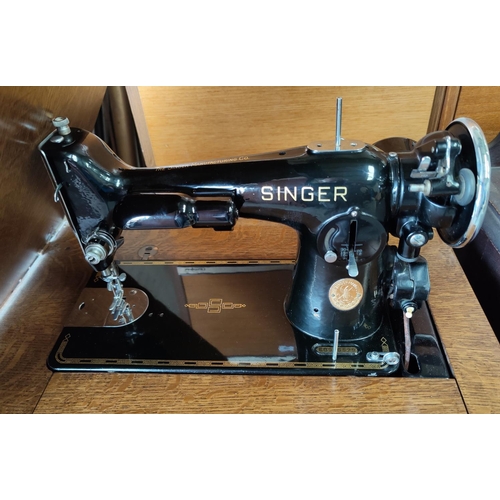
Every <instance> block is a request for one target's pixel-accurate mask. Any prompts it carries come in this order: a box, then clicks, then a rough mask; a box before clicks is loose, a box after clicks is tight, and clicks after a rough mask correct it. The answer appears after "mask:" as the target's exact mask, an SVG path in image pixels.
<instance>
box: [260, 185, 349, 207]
mask: <svg viewBox="0 0 500 500" xmlns="http://www.w3.org/2000/svg"><path fill="white" fill-rule="evenodd" d="M260 196H261V200H262V201H288V202H291V201H297V202H302V203H307V202H311V201H314V200H316V201H318V202H320V203H328V202H331V201H333V202H334V203H336V202H337V200H343V201H347V187H346V186H318V187H312V186H302V187H300V188H299V187H297V186H294V187H292V188H290V187H288V186H262V187H261V188H260Z"/></svg>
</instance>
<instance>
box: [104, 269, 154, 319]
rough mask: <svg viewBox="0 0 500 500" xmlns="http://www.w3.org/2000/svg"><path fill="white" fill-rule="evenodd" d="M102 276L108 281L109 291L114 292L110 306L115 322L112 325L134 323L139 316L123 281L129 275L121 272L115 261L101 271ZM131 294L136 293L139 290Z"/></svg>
mask: <svg viewBox="0 0 500 500" xmlns="http://www.w3.org/2000/svg"><path fill="white" fill-rule="evenodd" d="M101 278H102V280H103V281H105V282H106V284H107V289H108V291H109V292H111V293H112V294H113V300H112V302H111V305H110V306H109V312H110V315H111V320H112V322H114V325H112V326H125V325H129V324H130V323H133V322H134V321H135V320H136V319H137V318H135V317H134V312H133V307H131V305H130V304H129V302H127V299H126V296H125V292H124V288H123V282H124V281H125V279H126V278H127V275H126V274H125V273H119V272H118V268H117V267H116V265H115V264H114V263H113V264H112V265H111V266H110V267H108V268H107V269H105V270H104V271H102V272H101ZM131 294H134V295H136V294H137V290H136V291H135V292H133V293H131ZM146 299H147V296H146ZM134 307H135V305H134ZM146 307H147V306H146ZM143 312H144V311H142V313H143ZM141 315H142V314H141Z"/></svg>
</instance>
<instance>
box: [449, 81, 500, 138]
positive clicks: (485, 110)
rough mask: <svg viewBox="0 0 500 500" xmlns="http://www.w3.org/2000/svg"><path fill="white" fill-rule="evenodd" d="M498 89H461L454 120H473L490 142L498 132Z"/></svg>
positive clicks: (499, 95) (499, 114)
mask: <svg viewBox="0 0 500 500" xmlns="http://www.w3.org/2000/svg"><path fill="white" fill-rule="evenodd" d="M499 109H500V87H461V90H460V97H459V99H458V104H457V107H456V111H455V116H454V117H455V118H459V117H467V118H472V119H473V120H475V121H476V122H477V123H478V124H479V126H480V127H481V129H482V130H483V132H484V135H485V137H486V140H487V141H488V142H490V141H492V140H493V139H494V138H495V137H496V136H497V135H498V132H499V131H500V113H499V112H498V110H499Z"/></svg>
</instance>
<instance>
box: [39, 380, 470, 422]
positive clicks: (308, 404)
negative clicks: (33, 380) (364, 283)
mask: <svg viewBox="0 0 500 500" xmlns="http://www.w3.org/2000/svg"><path fill="white" fill-rule="evenodd" d="M36 412H37V413H53V412H57V413H144V412H147V413H377V414H378V413H464V412H465V409H464V406H463V403H462V400H461V397H460V394H459V392H458V390H457V386H456V383H455V381H454V380H432V381H426V382H425V383H422V381H418V380H400V379H373V378H363V379H360V378H352V377H345V378H340V377H338V378H333V377H297V376H294V377H292V376H290V377H280V376H258V375H256V376H250V375H247V376H243V375H241V376H240V375H233V376H225V375H136V374H94V375H82V374H76V373H75V374H61V373H57V374H55V375H54V376H53V377H52V379H51V381H50V384H49V385H48V387H47V390H46V391H45V393H44V395H43V397H42V399H41V400H40V402H39V404H38V406H37V408H36Z"/></svg>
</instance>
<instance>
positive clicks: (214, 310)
mask: <svg viewBox="0 0 500 500" xmlns="http://www.w3.org/2000/svg"><path fill="white" fill-rule="evenodd" d="M184 307H187V308H189V309H196V310H198V311H203V310H205V311H207V313H209V314H220V313H221V312H222V310H228V309H241V308H243V307H246V304H233V303H232V302H223V301H222V299H210V300H209V301H208V302H198V303H197V304H184Z"/></svg>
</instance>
